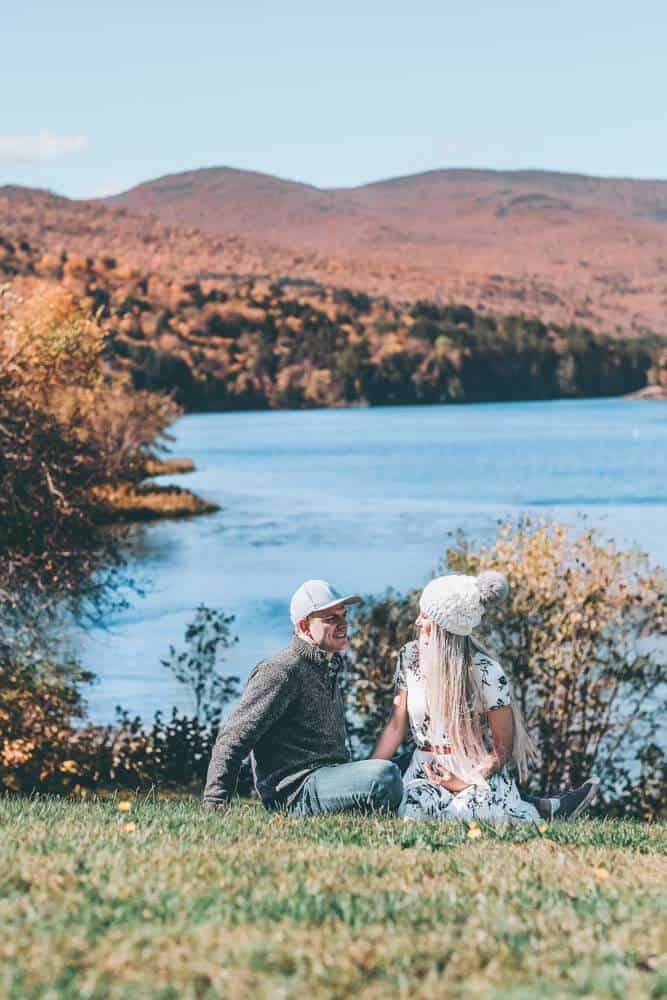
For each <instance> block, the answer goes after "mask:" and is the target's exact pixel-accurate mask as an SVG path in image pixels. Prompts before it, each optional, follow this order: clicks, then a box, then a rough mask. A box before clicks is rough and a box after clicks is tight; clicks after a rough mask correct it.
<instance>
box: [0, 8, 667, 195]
mask: <svg viewBox="0 0 667 1000" xmlns="http://www.w3.org/2000/svg"><path fill="white" fill-rule="evenodd" d="M0 9H1V10H2V18H1V19H0V24H1V28H0V31H1V33H2V36H1V37H0V93H1V94H2V95H3V99H2V102H1V103H0V185H2V184H24V185H29V186H34V187H41V188H48V189H50V190H52V191H56V192H58V193H59V194H64V195H67V196H69V197H97V196H104V195H108V194H115V193H118V192H120V191H122V190H126V189H127V188H129V187H132V186H133V185H135V184H137V183H140V182H141V181H145V180H149V179H152V178H154V177H158V176H162V175H164V174H169V173H176V172H179V171H182V170H191V169H194V168H197V167H206V166H222V165H224V166H233V167H241V168H244V169H250V170H258V171H263V172H265V173H270V174H274V175H277V176H280V177H285V178H289V179H292V180H298V181H302V182H305V183H309V184H314V185H316V186H318V187H338V186H341V187H342V186H352V185H355V184H360V183H365V182H368V181H372V180H381V179H384V178H387V177H395V176H399V175H402V174H409V173H416V172H419V171H423V170H431V169H437V168H441V167H482V168H495V169H503V170H507V169H548V170H560V171H567V172H576V173H586V174H594V175H599V176H617V177H619V176H625V177H645V178H667V60H666V59H665V56H664V53H665V38H666V37H667V4H665V3H664V0H634V2H632V3H629V2H628V0H623V2H618V0H606V2H601V0H576V2H574V0H560V2H558V3H555V2H551V3H546V2H543V0H530V2H529V0H525V2H517V0H507V2H502V0H458V2H456V3H454V2H451V0H412V2H411V3H408V2H407V0H402V2H400V3H399V2H395V0H356V2H354V0H336V2H335V3H333V2H331V0H329V2H327V3H323V2H318V0H281V2H280V3H278V2H276V0H273V2H268V0H243V2H240V0H218V2H212V0H189V2H187V3H182V2H180V3H177V2H174V0H163V2H161V3H157V2H147V0H134V2H131V0H115V2H114V3H112V4H111V3H108V2H107V3H102V2H100V0H97V2H95V0H92V2H91V0H86V2H83V0H59V2H58V3H54V0H36V2H35V0H0Z"/></svg>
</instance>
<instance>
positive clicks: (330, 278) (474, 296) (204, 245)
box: [0, 167, 667, 336]
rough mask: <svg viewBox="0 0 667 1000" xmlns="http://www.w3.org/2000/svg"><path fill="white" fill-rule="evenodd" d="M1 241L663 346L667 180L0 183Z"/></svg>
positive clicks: (188, 176) (518, 177) (466, 177)
mask: <svg viewBox="0 0 667 1000" xmlns="http://www.w3.org/2000/svg"><path fill="white" fill-rule="evenodd" d="M0 231H2V232H5V233H6V234H8V235H9V236H11V237H12V238H13V239H20V238H22V237H25V238H27V239H28V240H29V241H30V242H31V243H32V244H34V245H35V246H37V247H41V248H43V249H45V250H48V251H50V252H55V253H56V254H57V253H60V252H62V251H67V252H69V253H71V252H75V253H79V254H83V255H92V256H95V257H104V256H110V257H117V258H119V259H121V260H122V261H123V262H125V263H127V264H129V265H131V266H136V267H139V268H140V269H141V270H143V271H150V272H156V273H162V274H165V275H167V276H180V277H182V278H184V279H190V278H195V279H198V278H202V277H207V276H210V275H234V274H237V275H241V276H254V277H261V278H263V279H268V280H281V279H283V278H285V277H289V278H290V279H294V280H302V281H310V280H314V281H316V282H320V283H322V284H324V285H327V286H338V287H343V288H349V289H352V290H354V291H358V292H363V293H365V294H369V295H371V296H380V297H386V298H388V299H390V300H392V301H395V302H414V301H416V300H418V299H428V300H432V301H434V302H436V303H439V304H441V305H446V304H448V303H451V302H458V303H464V304H466V305H469V306H470V307H471V308H473V309H475V310H476V311H478V312H486V313H488V314H491V315H497V316H502V315H507V314H510V313H521V314H524V315H526V316H538V317H540V319H542V320H543V321H545V322H547V323H555V324H560V325H569V324H578V325H584V326H587V327H590V328H591V329H594V330H597V331H602V332H607V333H610V334H612V335H621V336H634V335H641V334H643V333H645V332H647V331H655V332H657V333H660V334H663V335H667V316H666V312H665V302H666V301H667V290H666V286H667V282H666V278H667V181H638V180H614V179H604V178H592V177H583V176H578V175H570V174H557V173H547V172H539V171H518V172H495V171H482V170H439V171H431V172H429V173H424V174H417V175H414V176H410V177H402V178H396V179H393V180H387V181H382V182H378V183H376V184H367V185H364V186H361V187H357V188H350V189H341V188H338V189H330V190H321V189H319V188H315V187H312V186H310V185H307V184H299V183H296V182H293V181H286V180H281V179H279V178H276V177H271V176H268V175H265V174H258V173H253V172H250V171H243V170H235V169H231V168H227V167H219V168H210V169H205V170H196V171H189V172H186V173H183V174H177V175H172V176H169V177H163V178H159V179H157V180H155V181H150V182H147V183H145V184H141V185H139V186H138V187H136V188H133V189H132V190H130V191H127V192H125V193H123V194H120V195H117V196H115V197H113V198H109V199H104V200H95V201H73V200H70V199H67V198H61V197H58V196H57V195H53V194H51V193H49V192H45V191H36V190H31V189H27V188H20V187H17V186H14V187H5V188H0Z"/></svg>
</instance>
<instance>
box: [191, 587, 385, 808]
mask: <svg viewBox="0 0 667 1000" xmlns="http://www.w3.org/2000/svg"><path fill="white" fill-rule="evenodd" d="M360 601H361V598H360V597H358V596H357V595H356V594H351V595H348V596H346V597H341V596H340V595H339V594H338V593H337V592H336V591H335V590H334V589H333V587H331V586H330V585H329V584H328V583H326V582H325V581H324V580H308V581H307V582H306V583H304V584H302V586H301V587H299V589H298V590H297V591H296V593H295V594H294V595H293V597H292V600H291V603H290V616H291V619H292V624H293V626H294V633H295V634H294V639H293V641H292V643H291V644H290V645H289V646H288V647H287V648H286V649H283V650H282V651H281V652H280V653H278V654H277V655H276V656H273V657H271V658H270V659H268V660H263V661H262V662H261V663H258V664H257V666H256V667H255V668H254V669H253V670H252V672H251V674H250V677H249V679H248V683H247V685H246V688H245V690H244V692H243V695H242V697H241V701H240V702H239V704H238V706H237V708H236V709H235V710H234V712H232V714H231V716H230V718H229V720H228V722H227V724H226V725H225V726H224V727H223V728H222V729H221V730H220V734H219V735H218V738H217V740H216V743H215V746H214V748H213V753H212V755H211V763H210V765H209V768H208V774H207V777H206V787H205V789H204V804H205V806H207V807H208V808H215V807H216V806H220V805H223V804H224V803H226V802H228V801H229V799H230V797H231V796H232V795H233V793H234V792H235V790H236V784H237V781H238V775H239V770H240V767H241V763H242V761H243V760H244V758H245V757H246V756H247V755H248V754H249V753H250V754H251V760H252V767H253V775H254V779H255V786H256V788H257V791H258V792H259V795H260V798H261V800H262V802H263V803H264V805H265V806H266V807H267V808H270V809H271V808H287V809H289V810H291V811H292V812H295V813H297V814H300V815H302V816H315V815H320V814H323V813H330V812H341V811H344V810H348V809H361V810H384V811H387V812H393V811H395V810H396V808H397V807H398V804H399V802H400V800H401V796H402V793H403V783H402V780H401V774H400V771H399V769H398V767H397V766H396V765H395V764H393V763H391V762H390V761H384V760H361V761H356V762H354V763H351V762H350V755H349V750H348V746H347V734H346V728H345V715H344V709H343V700H342V697H341V693H340V688H339V686H338V670H339V668H340V666H341V662H342V661H341V656H340V654H341V652H342V651H343V650H344V649H345V647H346V646H347V628H348V626H347V607H348V606H349V605H351V604H359V603H360Z"/></svg>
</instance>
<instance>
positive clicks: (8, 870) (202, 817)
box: [0, 798, 667, 1000]
mask: <svg viewBox="0 0 667 1000" xmlns="http://www.w3.org/2000/svg"><path fill="white" fill-rule="evenodd" d="M666 876H667V826H665V825H660V826H644V825H639V824H634V823H621V822H616V821H614V822H612V821H607V822H599V821H596V822H579V823H575V824H570V825H567V824H552V825H551V826H549V827H548V828H547V829H546V830H545V831H544V832H543V833H540V832H539V831H538V830H537V829H535V828H534V827H528V826H526V827H519V828H514V829H506V830H504V831H499V830H495V829H493V828H492V827H488V828H487V827H484V826H482V829H481V835H480V834H477V833H473V836H472V837H471V836H470V830H469V828H467V827H466V826H464V825H458V824H457V825H442V824H428V823H422V824H405V823H402V822H400V821H398V820H392V819H382V818H362V817H352V816H347V817H330V818H327V819H319V820H303V819H297V818H292V817H285V816H282V815H279V814H267V813H265V812H264V811H263V810H262V809H261V808H260V807H258V806H256V805H254V804H239V805H237V806H234V807H233V808H232V809H230V810H229V811H227V812H224V813H206V812H204V811H203V810H202V809H201V808H200V806H199V804H198V802H196V801H194V800H191V799H188V800H172V801H164V802H162V801H157V802H156V801H148V802H143V801H139V800H135V801H133V803H132V808H131V811H130V812H129V813H127V812H126V813H124V812H121V811H120V810H119V809H118V803H117V802H116V801H114V800H109V801H106V802H102V801H95V802H74V801H59V800H47V799H36V800H27V799H20V798H5V799H2V800H0V928H1V932H0V994H2V996H7V997H15V998H21V1000H24V998H31V997H44V998H46V997H49V998H60V997H72V998H74V997H76V998H77V1000H78V998H80V997H94V998H97V997H100V998H101V997H146V996H151V997H153V996H157V997H173V998H179V1000H180V998H188V997H198V998H199V997H218V996H224V997H231V998H236V997H238V998H241V997H244V998H245V997H248V996H252V997H253V998H254V997H262V998H263V997H267V998H268V997H271V998H274V997H278V998H280V997H307V996H316V997H347V996H350V995H355V996H361V997H374V998H380V997H382V998H385V997H389V996H391V997H395V996H398V997H402V996H405V997H415V996H417V997H434V996H436V997H440V996H443V997H445V996H446V997H463V996H466V997H491V998H504V997H507V998H509V997H510V996H511V997H512V998H519V1000H521V998H534V997H541V998H545V1000H546V998H549V997H558V998H560V997H566V996H587V997H591V996H594V997H606V996H612V997H624V998H629V997H632V998H635V997H661V996H667V962H665V959H664V955H665V952H666V951H667V937H666V932H665V914H666V913H667V879H666Z"/></svg>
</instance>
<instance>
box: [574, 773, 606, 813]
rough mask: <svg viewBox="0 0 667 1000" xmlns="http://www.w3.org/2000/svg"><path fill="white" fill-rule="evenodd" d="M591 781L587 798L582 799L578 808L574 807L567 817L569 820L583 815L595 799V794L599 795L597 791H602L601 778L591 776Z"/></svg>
mask: <svg viewBox="0 0 667 1000" xmlns="http://www.w3.org/2000/svg"><path fill="white" fill-rule="evenodd" d="M589 781H590V784H591V787H590V788H589V789H588V793H587V795H586V798H585V799H582V800H581V802H580V803H579V805H578V806H577V807H576V809H574V810H573V811H572V812H571V813H570V815H569V816H568V817H567V818H568V820H569V821H571V820H573V819H577V818H578V817H579V816H581V814H582V812H583V811H584V809H588V807H589V805H590V804H591V802H592V801H593V799H594V798H595V796H596V795H597V793H598V792H599V791H600V779H599V778H590V779H589Z"/></svg>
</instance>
